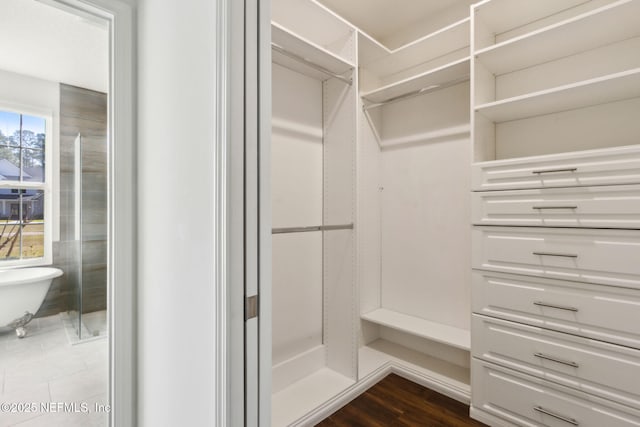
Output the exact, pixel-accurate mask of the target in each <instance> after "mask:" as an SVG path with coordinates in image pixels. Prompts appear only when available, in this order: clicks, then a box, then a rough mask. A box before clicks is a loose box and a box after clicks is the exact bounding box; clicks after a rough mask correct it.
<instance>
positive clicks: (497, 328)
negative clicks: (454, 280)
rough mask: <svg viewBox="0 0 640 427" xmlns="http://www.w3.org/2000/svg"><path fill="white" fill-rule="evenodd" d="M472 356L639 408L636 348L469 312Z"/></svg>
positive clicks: (639, 365) (639, 363)
mask: <svg viewBox="0 0 640 427" xmlns="http://www.w3.org/2000/svg"><path fill="white" fill-rule="evenodd" d="M471 328H472V334H473V356H474V357H477V358H479V359H483V360H486V361H488V362H494V363H497V364H499V365H502V366H504V367H507V368H512V369H516V370H518V371H520V372H524V373H526V374H529V375H533V376H536V377H540V378H544V379H547V380H549V381H552V382H555V383H558V384H562V385H565V386H567V387H571V388H575V389H577V390H581V391H583V392H585V393H590V394H594V395H597V396H600V397H604V398H606V399H611V400H614V401H616V402H620V403H624V404H626V405H630V406H633V407H636V408H640V387H639V384H640V350H638V349H632V348H629V347H623V346H619V345H615V344H609V343H605V342H602V341H595V340H591V339H589V338H584V337H577V336H575V335H569V334H565V333H561V332H554V331H549V330H547V329H543V328H538V327H535V326H528V325H523V324H521V323H515V322H509V321H506V320H501V319H494V318H491V317H486V316H481V315H476V314H474V315H473V318H472V322H471Z"/></svg>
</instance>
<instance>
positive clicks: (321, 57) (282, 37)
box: [271, 22, 355, 80]
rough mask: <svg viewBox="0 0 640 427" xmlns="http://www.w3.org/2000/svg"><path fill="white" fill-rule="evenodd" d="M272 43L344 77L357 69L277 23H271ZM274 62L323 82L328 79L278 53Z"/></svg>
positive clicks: (274, 54)
mask: <svg viewBox="0 0 640 427" xmlns="http://www.w3.org/2000/svg"><path fill="white" fill-rule="evenodd" d="M271 42H272V43H273V44H275V45H277V46H279V47H280V48H282V49H284V50H285V51H287V52H288V53H290V54H292V55H295V56H298V57H300V58H303V59H305V60H306V61H308V62H311V63H314V64H316V65H317V66H319V67H321V68H324V69H326V70H328V71H330V72H332V73H335V74H340V75H342V74H345V73H347V72H348V71H351V70H353V69H354V68H355V66H354V64H352V63H350V62H348V61H346V60H344V59H343V58H340V57H339V56H338V55H336V54H334V53H333V52H330V51H328V50H327V49H325V48H323V47H321V46H318V45H317V44H315V43H313V42H311V41H309V40H306V39H304V38H302V37H300V36H298V35H296V34H294V33H293V32H291V31H289V30H287V29H286V28H284V27H282V26H281V25H279V24H278V23H276V22H272V23H271ZM273 62H275V63H276V64H280V65H282V66H284V67H287V68H290V69H293V70H295V71H300V72H302V73H304V74H309V75H314V76H316V77H317V78H319V79H322V80H324V79H326V78H327V76H326V75H324V74H322V73H320V72H319V71H317V70H314V69H312V68H311V67H309V66H307V65H305V64H304V63H301V62H299V61H296V60H294V59H291V58H289V57H287V56H286V55H283V54H282V53H280V52H278V51H274V52H273Z"/></svg>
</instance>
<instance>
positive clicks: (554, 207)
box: [532, 206, 578, 210]
mask: <svg viewBox="0 0 640 427" xmlns="http://www.w3.org/2000/svg"><path fill="white" fill-rule="evenodd" d="M532 209H536V210H537V209H578V207H577V206H533V207H532Z"/></svg>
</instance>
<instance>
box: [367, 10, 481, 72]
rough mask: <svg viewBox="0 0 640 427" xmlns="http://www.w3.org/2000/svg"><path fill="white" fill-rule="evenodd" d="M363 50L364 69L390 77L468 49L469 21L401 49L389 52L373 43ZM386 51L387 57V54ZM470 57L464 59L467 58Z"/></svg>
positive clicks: (378, 44)
mask: <svg viewBox="0 0 640 427" xmlns="http://www.w3.org/2000/svg"><path fill="white" fill-rule="evenodd" d="M366 38H368V39H370V40H367V42H365V43H362V45H361V46H360V53H359V55H360V66H362V67H365V68H366V69H367V71H369V72H371V73H373V74H375V75H377V76H389V75H392V74H395V73H399V72H401V71H404V70H407V69H409V68H412V67H415V66H418V65H420V64H422V63H424V62H427V61H429V60H431V59H435V58H438V57H440V56H442V55H445V54H448V53H451V52H454V51H457V50H460V49H464V48H468V46H469V18H465V19H463V20H461V21H458V22H456V23H453V24H451V25H449V26H447V27H444V28H442V29H440V30H438V31H436V32H433V33H431V34H428V35H426V36H424V37H421V38H419V39H418V40H415V41H413V42H411V43H409V44H406V45H404V46H402V47H399V48H398V49H394V50H389V49H387V48H386V47H384V46H382V45H381V44H380V43H377V42H375V41H373V40H372V39H371V37H368V36H366V37H361V40H364V39H366ZM385 50H386V54H385ZM467 55H468V53H466V54H465V55H464V56H467Z"/></svg>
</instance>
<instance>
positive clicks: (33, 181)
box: [0, 109, 52, 267]
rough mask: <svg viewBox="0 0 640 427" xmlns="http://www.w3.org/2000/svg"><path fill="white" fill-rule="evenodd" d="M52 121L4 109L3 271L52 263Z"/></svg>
mask: <svg viewBox="0 0 640 427" xmlns="http://www.w3.org/2000/svg"><path fill="white" fill-rule="evenodd" d="M50 133H51V118H50V117H46V116H41V115H37V114H28V113H26V112H16V111H9V110H6V109H0V267H2V266H11V265H38V264H50V263H51V259H52V257H51V238H50V225H51V218H50V212H51V206H50V205H51V203H50V200H51V197H50V188H51V183H50V181H51V179H50V176H51V173H50V171H48V168H47V167H46V160H47V157H48V156H47V153H48V152H49V151H50V147H49V145H50V139H51V138H50Z"/></svg>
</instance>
